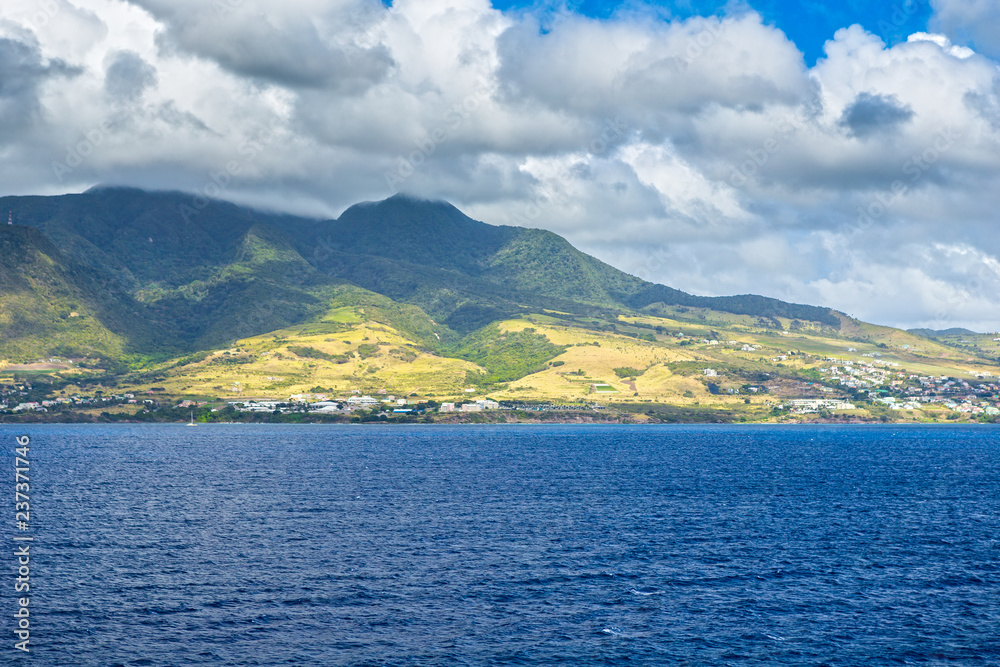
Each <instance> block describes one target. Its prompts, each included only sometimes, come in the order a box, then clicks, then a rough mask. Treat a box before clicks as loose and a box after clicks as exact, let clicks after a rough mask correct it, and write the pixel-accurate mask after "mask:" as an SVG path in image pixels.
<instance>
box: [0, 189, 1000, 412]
mask: <svg viewBox="0 0 1000 667" xmlns="http://www.w3.org/2000/svg"><path fill="white" fill-rule="evenodd" d="M201 204H202V205H201V206H198V207H194V202H193V200H192V199H191V197H190V196H188V195H182V194H178V193H147V192H141V191H137V190H129V189H116V188H102V189H95V190H92V191H89V192H87V193H84V194H81V195H68V196H63V197H7V198H4V199H2V200H0V208H2V207H4V206H6V207H7V208H9V209H11V210H12V211H13V212H14V216H15V221H16V222H17V223H18V224H17V225H15V226H11V227H4V228H2V229H0V251H2V255H0V362H2V363H0V368H2V367H3V366H5V365H6V364H9V363H18V364H21V363H28V362H31V361H38V360H39V359H44V358H47V357H50V356H53V355H56V356H63V357H75V358H77V359H79V361H78V362H76V364H75V365H74V367H73V368H72V369H71V370H70V371H68V372H66V373H63V375H74V377H77V379H78V380H79V381H80V382H82V383H83V384H84V385H86V384H87V382H88V380H87V377H88V373H90V376H92V377H94V378H98V380H94V381H100V382H101V383H104V384H108V385H118V386H128V387H133V388H137V389H144V390H152V389H153V388H154V387H155V388H156V389H157V390H164V391H169V392H171V393H172V394H173V395H177V396H185V395H198V396H216V397H218V396H229V395H233V394H237V395H254V396H261V397H265V396H266V397H274V398H280V397H287V396H288V395H290V394H292V393H301V392H305V391H310V390H312V389H314V388H317V387H319V388H323V389H326V390H329V391H336V392H341V391H359V392H377V391H382V392H386V393H389V394H398V395H410V394H414V393H416V394H418V395H421V396H426V397H438V398H457V399H461V398H462V397H467V396H470V395H472V396H476V395H491V396H494V397H498V398H503V399H505V400H512V401H513V400H543V401H552V402H568V403H574V402H575V403H581V402H588V401H589V402H594V401H608V400H614V401H631V402H634V403H636V404H642V403H652V404H667V403H669V404H672V405H686V406H694V405H698V406H702V407H704V406H705V405H715V406H723V407H726V408H727V409H730V408H732V409H735V408H739V409H745V410H758V411H766V410H769V409H771V406H772V405H773V404H774V403H775V402H776V401H777V400H778V398H776V397H781V396H790V395H795V394H796V393H798V394H802V393H806V394H810V393H812V394H817V393H819V394H822V395H826V394H828V393H830V392H834V393H836V394H837V395H844V391H843V390H842V389H838V385H837V384H836V383H834V382H830V379H831V378H830V376H829V375H827V376H824V375H823V374H824V373H827V374H829V373H830V371H829V368H828V367H829V366H830V365H831V362H830V361H829V360H830V359H835V360H838V361H837V363H841V362H844V363H846V362H847V361H851V363H859V364H868V363H875V362H870V361H868V360H873V359H876V360H878V362H877V363H879V364H882V365H883V366H884V367H885V368H890V367H891V368H892V369H893V370H892V373H894V374H895V375H893V376H892V377H893V378H896V379H898V378H899V377H902V376H899V373H903V375H904V376H907V377H906V378H905V379H907V380H909V378H908V375H910V374H920V375H937V376H940V375H956V376H959V375H964V376H970V377H971V376H972V374H976V373H978V374H980V375H982V374H984V373H989V374H991V376H992V375H997V374H1000V369H998V368H997V365H996V362H997V357H998V356H1000V348H998V345H997V343H996V342H995V341H993V340H991V339H989V340H988V339H986V338H983V337H980V338H976V339H975V340H973V339H972V338H970V336H975V335H970V334H966V333H962V332H940V333H936V334H935V336H934V337H933V338H928V337H924V336H920V335H917V333H913V332H905V331H900V330H897V329H892V328H888V327H880V326H877V325H873V324H867V323H864V322H859V321H857V320H854V319H852V318H849V317H847V316H846V315H844V314H843V313H838V312H836V311H832V310H830V309H828V308H822V307H818V306H808V305H801V304H790V303H785V302H782V301H779V300H776V299H769V298H766V297H761V296H756V295H740V296H731V297H700V296H694V295H690V294H686V293H684V292H681V291H679V290H676V289H673V288H670V287H667V286H663V285H655V284H652V283H648V282H646V281H643V280H641V279H639V278H636V277H634V276H630V275H628V274H625V273H623V272H621V271H619V270H617V269H615V268H614V267H611V266H609V265H607V264H604V263H603V262H600V261H598V260H596V259H595V258H593V257H590V256H588V255H586V254H584V253H581V252H580V251H578V250H576V249H575V248H573V247H572V246H571V245H570V244H569V243H568V242H567V241H566V240H565V239H562V238H561V237H559V236H557V235H555V234H552V233H550V232H546V231H542V230H535V229H523V228H518V227H501V226H493V225H488V224H485V223H482V222H478V221H475V220H472V219H470V218H468V217H467V216H465V215H464V214H462V213H461V212H460V211H459V210H458V209H456V208H455V207H453V206H451V205H450V204H447V203H444V202H427V201H421V200H415V199H412V198H408V197H403V196H397V197H392V198H390V199H388V200H385V201H383V202H376V203H365V204H359V205H357V206H354V207H351V208H350V209H348V210H347V211H345V212H344V214H343V215H342V216H341V217H340V218H339V219H338V220H328V221H321V220H311V219H305V218H298V217H294V216H284V215H275V214H269V213H264V212H260V211H253V210H247V209H243V208H240V207H237V206H235V205H232V204H228V203H224V202H214V201H213V202H207V203H205V202H201ZM713 341H714V342H713ZM893 364H894V365H893ZM848 366H849V364H848ZM88 367H91V368H102V369H104V370H103V371H98V370H93V371H92V372H91V371H88V370H87V368H88ZM109 369H110V370H112V371H113V372H112V373H110V374H109V373H107V372H106V371H108V370H109ZM706 369H711V370H712V371H714V373H715V374H713V375H706V373H705V371H706ZM880 372H881V371H880ZM887 374H888V371H886V374H885V376H886V377H888V375H887ZM894 381H896V380H895V379H894ZM897 383H898V382H897ZM820 386H824V387H826V389H824V390H823V391H822V392H820V390H819V389H817V387H820ZM750 387H756V389H754V390H752V391H751V390H750ZM748 392H749V393H748ZM744 406H749V407H744Z"/></svg>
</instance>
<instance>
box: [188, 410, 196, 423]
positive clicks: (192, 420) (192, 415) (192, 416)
mask: <svg viewBox="0 0 1000 667" xmlns="http://www.w3.org/2000/svg"><path fill="white" fill-rule="evenodd" d="M187 425H188V426H197V424H195V423H194V413H193V412H192V413H191V421H189V422H188V423H187Z"/></svg>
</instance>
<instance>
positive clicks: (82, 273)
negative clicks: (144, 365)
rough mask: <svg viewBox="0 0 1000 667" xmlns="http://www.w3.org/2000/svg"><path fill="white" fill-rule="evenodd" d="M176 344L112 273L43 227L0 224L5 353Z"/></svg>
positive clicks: (0, 333)
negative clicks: (71, 252)
mask: <svg viewBox="0 0 1000 667" xmlns="http://www.w3.org/2000/svg"><path fill="white" fill-rule="evenodd" d="M172 342H173V341H172V340H171V339H170V337H169V336H163V335H162V333H161V332H159V331H157V330H156V328H155V327H153V326H151V325H150V318H149V314H148V313H147V312H146V309H145V308H144V307H143V306H142V305H141V304H139V303H137V302H136V301H135V300H134V299H133V298H132V297H131V295H129V294H128V293H127V292H126V291H125V290H124V289H122V287H121V286H120V285H119V284H118V283H117V282H116V281H115V280H114V279H113V278H112V277H110V276H109V275H108V274H106V273H102V272H100V271H96V270H94V269H93V268H90V267H88V266H86V265H84V264H82V263H80V262H78V261H76V260H75V259H73V258H71V257H67V256H66V255H65V254H64V253H62V252H61V251H60V250H59V249H58V248H56V246H55V245H54V244H53V243H52V242H51V241H50V240H49V239H48V238H46V237H45V235H43V234H42V233H41V232H39V231H38V230H36V229H32V228H30V227H20V226H6V225H5V226H2V227H0V357H8V358H14V359H29V358H34V357H39V356H50V355H60V356H87V355H97V356H121V355H125V354H129V353H137V352H139V351H142V350H149V349H163V348H166V349H169V348H170V346H171V343H172Z"/></svg>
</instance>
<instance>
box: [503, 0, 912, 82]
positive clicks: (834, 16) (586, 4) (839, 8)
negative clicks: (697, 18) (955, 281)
mask: <svg viewBox="0 0 1000 667" xmlns="http://www.w3.org/2000/svg"><path fill="white" fill-rule="evenodd" d="M546 5H549V6H555V5H553V4H552V3H545V2H541V3H540V2H537V1H533V0H530V1H525V0H494V2H493V6H494V7H496V8H497V9H503V10H509V9H521V8H538V7H540V6H546ZM558 6H565V7H567V8H568V9H570V10H572V11H575V12H577V13H580V14H584V15H586V16H590V17H592V18H608V17H609V16H611V15H613V14H614V13H615V12H618V11H622V10H626V11H627V10H630V9H635V8H638V7H645V8H652V9H654V10H655V11H657V12H659V13H661V15H663V16H664V17H665V18H667V17H675V18H681V19H683V18H688V17H690V16H693V15H701V16H711V15H715V14H720V13H723V12H725V11H726V7H727V6H729V7H731V8H738V7H740V6H750V7H752V8H753V9H755V10H756V11H757V12H759V13H760V14H761V15H762V16H763V17H764V19H765V20H766V21H767V22H768V23H770V24H773V25H775V26H777V27H778V28H780V29H781V30H782V32H784V33H785V34H786V35H787V36H788V37H789V38H790V39H791V40H792V41H793V42H795V44H796V45H797V46H798V47H799V50H800V51H802V53H803V54H804V55H805V59H806V64H807V65H809V66H812V65H813V64H815V62H816V60H817V59H818V58H821V57H822V56H823V44H824V43H825V42H826V41H827V40H828V39H831V38H832V37H833V35H834V33H836V32H837V30H839V29H840V28H845V27H847V26H850V25H853V24H855V23H858V24H861V25H862V26H863V27H864V28H865V29H866V30H868V31H869V32H871V33H873V34H876V35H878V36H879V37H881V38H882V40H883V41H884V42H886V44H887V45H889V46H892V45H894V44H896V43H898V42H901V41H906V37H907V35H910V34H912V33H914V32H923V31H925V30H926V29H927V23H928V20H929V19H930V16H931V7H930V0H837V1H830V0H826V1H817V0H747V1H746V2H745V3H743V2H741V3H734V2H727V1H726V0H672V1H671V0H657V1H655V2H635V1H633V0H626V1H624V2H623V1H621V0H610V1H609V0H567V1H566V2H565V3H560V4H559V5H558Z"/></svg>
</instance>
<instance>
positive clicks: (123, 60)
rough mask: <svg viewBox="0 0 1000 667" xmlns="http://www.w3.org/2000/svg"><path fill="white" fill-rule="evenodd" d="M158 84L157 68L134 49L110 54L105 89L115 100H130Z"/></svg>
mask: <svg viewBox="0 0 1000 667" xmlns="http://www.w3.org/2000/svg"><path fill="white" fill-rule="evenodd" d="M155 86H156V70H155V69H154V68H153V66H152V65H150V64H149V63H147V62H146V61H145V60H143V59H142V58H141V57H140V56H139V54H138V53H135V52H134V51H117V52H115V53H114V54H111V55H110V56H109V60H108V65H107V67H106V69H105V72H104V90H105V91H106V92H107V93H108V95H110V96H111V97H112V98H114V99H115V100H119V101H128V100H134V99H135V98H137V97H139V96H140V95H142V93H143V91H145V90H146V89H147V88H150V87H155Z"/></svg>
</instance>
